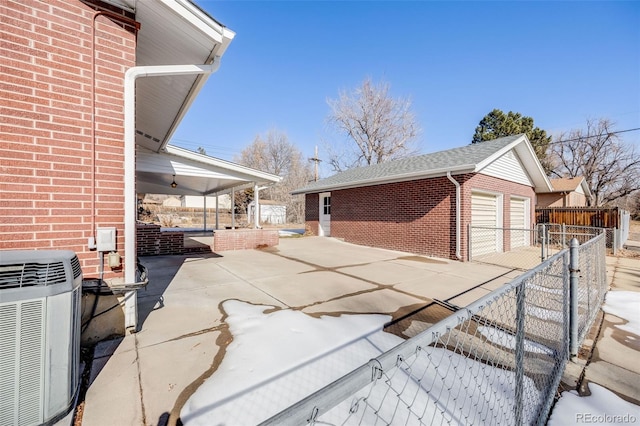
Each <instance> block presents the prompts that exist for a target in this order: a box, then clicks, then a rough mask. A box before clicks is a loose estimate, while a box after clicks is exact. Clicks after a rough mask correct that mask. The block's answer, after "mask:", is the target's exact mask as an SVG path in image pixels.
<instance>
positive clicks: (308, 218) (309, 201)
mask: <svg viewBox="0 0 640 426" xmlns="http://www.w3.org/2000/svg"><path fill="white" fill-rule="evenodd" d="M304 205H305V211H304V221H305V227H306V228H307V231H308V232H311V233H312V234H313V235H318V227H319V226H320V222H319V218H320V216H319V214H320V195H319V194H307V195H306V196H305V203H304Z"/></svg>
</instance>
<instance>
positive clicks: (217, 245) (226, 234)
mask: <svg viewBox="0 0 640 426" xmlns="http://www.w3.org/2000/svg"><path fill="white" fill-rule="evenodd" d="M279 242H280V234H279V233H278V230H277V229H223V230H216V231H214V233H213V251H215V252H219V251H227V250H247V249H255V248H261V247H273V246H277V245H278V243H279Z"/></svg>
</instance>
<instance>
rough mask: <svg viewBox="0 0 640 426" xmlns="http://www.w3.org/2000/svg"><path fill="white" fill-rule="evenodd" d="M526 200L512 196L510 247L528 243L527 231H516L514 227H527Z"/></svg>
mask: <svg viewBox="0 0 640 426" xmlns="http://www.w3.org/2000/svg"><path fill="white" fill-rule="evenodd" d="M527 204H528V203H527V200H525V199H522V198H512V199H511V200H510V206H511V215H510V217H511V248H512V249H514V248H516V247H523V246H528V245H529V238H528V237H529V233H528V232H527V231H516V229H527V228H528V227H529V221H528V220H527V218H528V208H527Z"/></svg>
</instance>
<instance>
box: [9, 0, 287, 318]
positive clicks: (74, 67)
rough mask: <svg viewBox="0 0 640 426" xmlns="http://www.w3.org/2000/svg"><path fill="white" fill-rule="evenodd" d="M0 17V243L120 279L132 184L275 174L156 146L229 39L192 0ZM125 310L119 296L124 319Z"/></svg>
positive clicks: (204, 182)
mask: <svg viewBox="0 0 640 426" xmlns="http://www.w3.org/2000/svg"><path fill="white" fill-rule="evenodd" d="M0 19H1V20H2V26H1V27H0V32H2V47H1V48H0V63H2V80H3V85H2V86H1V87H0V106H1V107H2V124H1V125H0V135H1V136H0V138H1V144H0V170H2V175H3V179H2V191H0V199H1V200H2V202H1V203H0V218H1V219H2V220H1V221H0V250H7V249H31V250H33V249H66V250H72V251H74V252H76V253H77V255H78V258H79V259H80V263H81V268H82V272H83V274H84V276H85V277H104V278H105V280H112V281H115V280H119V281H120V283H121V284H124V285H125V286H126V285H129V284H134V283H135V282H136V281H137V280H138V277H137V275H136V273H137V267H136V264H137V262H136V261H137V259H136V214H137V205H136V201H137V194H138V193H140V194H144V193H165V194H174V195H198V196H205V195H216V194H220V193H223V192H225V191H226V192H229V191H233V190H234V189H235V188H239V189H240V188H242V187H253V188H257V187H258V186H259V185H264V184H271V183H274V182H278V181H279V180H280V178H279V177H277V176H274V175H271V174H268V173H263V172H259V171H257V170H253V169H249V168H247V167H244V166H240V165H236V164H233V163H230V162H226V161H223V160H218V159H214V158H211V157H207V156H204V155H200V154H196V153H192V152H189V151H187V150H184V149H181V148H177V147H172V146H170V145H168V143H169V141H170V139H171V136H172V135H173V133H174V132H175V130H176V128H177V126H178V124H179V123H180V121H181V120H182V118H183V117H184V115H185V114H186V112H187V110H188V108H189V106H190V105H191V104H192V102H193V100H194V99H195V97H196V96H197V95H198V93H199V92H200V90H201V89H202V87H203V86H204V84H205V82H206V80H207V78H208V76H209V75H210V74H211V73H213V72H215V71H216V70H217V68H218V66H219V65H220V60H221V57H222V56H223V54H224V53H225V51H226V49H227V47H228V46H229V44H230V43H231V41H232V39H233V37H234V35H235V34H234V33H233V32H232V31H230V30H229V29H227V28H226V27H224V26H223V25H222V24H220V23H219V22H217V21H215V20H214V19H213V18H212V17H211V16H209V15H208V14H207V13H206V12H204V11H203V10H202V9H200V8H199V7H197V6H196V5H195V4H194V3H193V2H192V1H190V0H149V1H138V0H105V1H100V0H31V1H28V2H22V1H8V2H3V3H2V8H0ZM147 77H149V78H147ZM172 182H176V185H171V183H172ZM101 227H106V228H108V229H112V228H115V230H116V232H115V234H116V251H117V252H118V254H120V256H121V257H122V259H124V262H123V265H121V266H114V267H109V266H107V265H106V264H105V256H104V254H105V253H104V252H98V251H97V250H96V244H95V241H96V237H97V235H104V232H103V233H100V232H98V229H99V228H101ZM0 255H1V252H0ZM103 269H104V272H103ZM132 296H135V294H133V295H132ZM136 315H137V313H136V298H135V297H127V298H126V305H125V323H126V326H127V327H136V324H137V319H136Z"/></svg>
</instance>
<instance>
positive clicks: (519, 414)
mask: <svg viewBox="0 0 640 426" xmlns="http://www.w3.org/2000/svg"><path fill="white" fill-rule="evenodd" d="M525 316H526V312H525V286H524V282H523V283H520V285H518V286H517V287H516V347H515V352H516V354H515V355H516V395H515V397H516V403H515V407H514V408H515V416H514V417H515V420H516V421H515V424H516V425H517V426H521V425H522V424H523V420H524V417H523V406H524V404H523V402H524V401H523V398H524V338H525Z"/></svg>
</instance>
